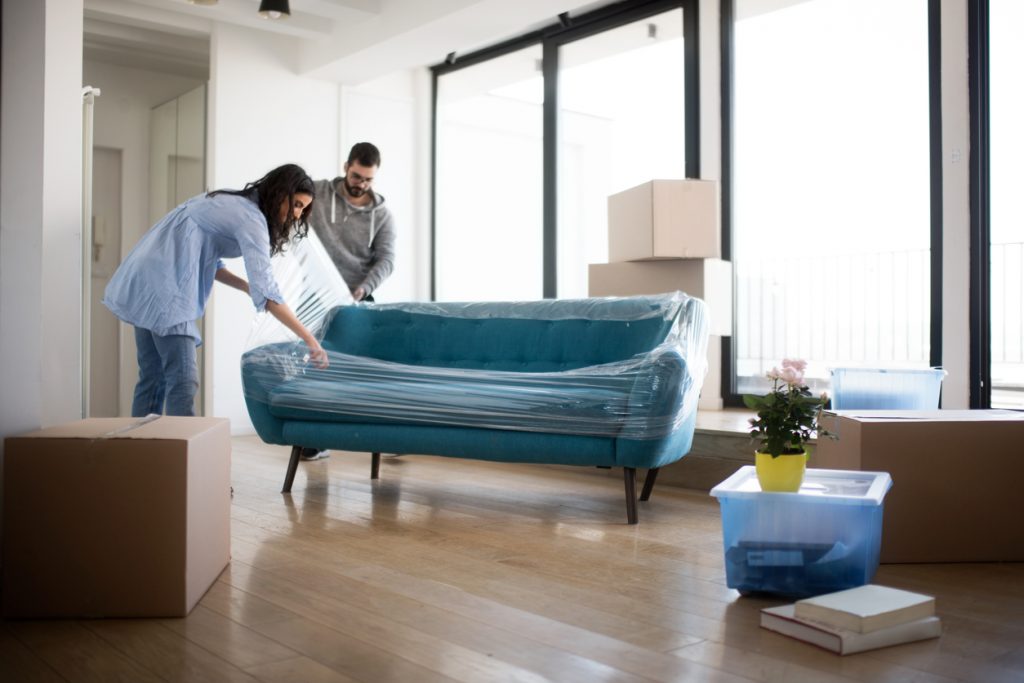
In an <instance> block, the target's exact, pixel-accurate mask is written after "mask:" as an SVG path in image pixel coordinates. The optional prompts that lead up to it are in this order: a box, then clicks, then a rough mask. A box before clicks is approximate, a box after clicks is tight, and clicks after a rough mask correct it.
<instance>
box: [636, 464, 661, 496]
mask: <svg viewBox="0 0 1024 683" xmlns="http://www.w3.org/2000/svg"><path fill="white" fill-rule="evenodd" d="M657 478H658V468H657V467H655V468H654V469H653V470H647V478H646V479H644V490H643V491H641V492H640V500H641V501H643V502H647V501H648V500H650V499H651V491H652V490H654V480H655V479H657Z"/></svg>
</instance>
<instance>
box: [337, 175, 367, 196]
mask: <svg viewBox="0 0 1024 683" xmlns="http://www.w3.org/2000/svg"><path fill="white" fill-rule="evenodd" d="M341 183H342V185H344V186H345V192H347V193H348V194H349V196H350V197H362V196H363V195H364V194H366V190H364V189H363V188H361V187H352V186H351V185H349V184H348V178H343V179H342V181H341Z"/></svg>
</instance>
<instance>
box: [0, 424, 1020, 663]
mask: <svg viewBox="0 0 1024 683" xmlns="http://www.w3.org/2000/svg"><path fill="white" fill-rule="evenodd" d="M287 457H288V450H287V449H285V448H280V447H273V446H267V445H265V444H263V443H261V442H260V441H259V440H258V439H256V438H254V437H235V438H234V439H233V453H232V460H233V462H232V484H233V487H234V497H233V499H232V510H231V514H232V562H231V564H230V565H229V566H228V568H227V569H226V570H225V571H224V573H223V574H222V575H221V576H220V578H219V579H218V580H217V581H216V583H214V585H213V586H212V587H211V588H210V590H209V591H208V592H207V594H206V595H205V596H204V598H203V599H202V601H201V602H200V604H199V606H197V608H196V609H195V610H193V611H192V613H191V614H190V615H189V616H188V617H186V618H184V619H116V620H113V619H112V620H70V621H3V622H0V680H3V681H8V680H10V681H19V682H20V681H26V682H29V683H34V682H35V681H39V682H41V683H49V682H51V681H57V682H59V681H104V682H106V681H132V682H133V683H135V682H146V681H266V682H275V683H276V682H281V681H309V682H312V683H319V682H324V683H360V682H361V683H386V682H389V681H396V682H397V681H401V682H407V681H411V682H414V683H434V682H436V683H450V682H456V681H461V682H464V683H479V682H489V681H525V682H534V681H536V682H541V681H557V682H559V683H561V682H569V683H571V682H577V681H578V682H579V683H591V682H595V681H616V682H619V681H621V682H623V683H643V682H648V681H654V682H670V681H721V682H733V681H736V682H738V681H765V682H768V681H787V682H800V681H807V682H814V683H820V682H826V683H831V682H835V683H839V682H842V681H861V682H864V683H867V682H871V683H874V682H876V681H883V682H887V681H892V682H896V681H915V683H933V682H934V683H939V682H950V681H979V682H980V681H985V682H996V683H999V682H1002V681H1022V680H1024V564H999V563H991V564H947V565H885V566H883V567H881V568H880V570H879V572H878V575H877V577H876V579H875V580H876V582H878V583H884V584H886V585H892V586H896V587H901V588H906V589H908V590H915V591H920V592H925V593H929V594H932V595H935V596H936V597H937V605H938V611H939V615H940V617H942V620H943V625H944V633H943V635H942V637H941V638H939V639H936V640H930V641H925V642H921V643H913V644H907V645H901V646H897V647H892V648H886V649H882V650H875V651H872V652H867V653H863V654H858V655H853V656H849V657H838V656H836V655H833V654H831V653H829V652H826V651H823V650H819V649H816V648H814V647H811V646H808V645H805V644H803V643H800V642H798V641H795V640H792V639H789V638H786V637H784V636H780V635H778V634H775V633H771V632H768V631H765V630H763V629H761V628H760V627H759V626H758V619H759V610H760V609H761V608H762V607H766V606H769V605H775V604H780V603H782V602H785V601H784V600H781V599H773V598H769V597H740V596H739V595H738V594H737V593H736V592H735V591H733V590H731V589H729V588H728V587H727V586H726V581H725V570H724V566H723V557H722V545H721V544H722V539H721V532H722V529H721V517H720V514H719V510H718V503H717V501H715V499H713V498H711V497H709V496H708V495H707V494H706V493H704V492H700V491H695V490H690V489H683V488H677V487H674V486H671V485H663V482H661V481H660V480H659V483H658V486H657V487H656V488H655V490H654V495H653V496H652V498H651V500H650V501H649V502H647V503H641V504H640V506H639V512H640V524H639V525H636V526H630V525H627V524H626V523H625V501H624V498H623V495H622V480H621V471H619V472H616V471H614V470H613V471H612V472H611V473H608V472H605V471H594V470H589V469H586V470H585V469H581V470H572V469H569V468H562V467H543V466H538V465H524V464H508V463H488V462H477V461H470V460H459V459H449V458H441V457H429V456H415V455H401V456H390V457H389V456H385V457H384V458H383V459H382V462H381V478H380V479H379V480H376V481H371V480H370V478H369V475H370V456H369V454H359V453H341V452H334V453H333V454H332V457H330V458H329V459H327V460H323V461H317V462H309V463H306V462H303V463H301V464H300V466H299V472H298V475H297V476H296V479H295V484H294V487H293V491H292V493H291V494H281V493H280V487H281V482H282V480H283V478H284V472H285V466H286V463H287ZM615 475H617V476H615Z"/></svg>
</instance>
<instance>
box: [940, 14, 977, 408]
mask: <svg viewBox="0 0 1024 683" xmlns="http://www.w3.org/2000/svg"><path fill="white" fill-rule="evenodd" d="M941 21H942V367H943V368H945V369H946V371H947V372H948V373H949V375H947V376H946V378H945V379H944V380H943V381H942V407H943V408H947V409H948V408H966V407H967V406H968V404H969V401H970V394H971V385H970V355H971V326H970V313H971V307H970V299H969V298H968V295H969V293H970V277H971V263H970V254H971V213H970V211H971V209H970V207H971V191H970V183H971V178H970V166H969V164H968V160H969V158H970V156H969V155H970V153H971V152H970V139H971V138H970V108H969V105H968V79H967V0H951V1H948V2H943V3H942V18H941Z"/></svg>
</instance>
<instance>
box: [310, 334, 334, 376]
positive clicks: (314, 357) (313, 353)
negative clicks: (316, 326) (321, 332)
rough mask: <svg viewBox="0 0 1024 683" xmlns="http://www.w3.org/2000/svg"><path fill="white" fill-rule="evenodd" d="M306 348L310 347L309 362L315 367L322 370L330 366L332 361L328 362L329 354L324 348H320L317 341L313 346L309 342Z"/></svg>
mask: <svg viewBox="0 0 1024 683" xmlns="http://www.w3.org/2000/svg"><path fill="white" fill-rule="evenodd" d="M306 346H308V347H309V360H310V361H312V363H313V365H315V366H316V367H318V368H320V369H321V370H323V369H325V368H326V367H327V366H328V365H330V361H328V360H327V352H326V351H324V347H322V346H320V344H318V343H317V342H316V340H314V341H313V343H312V344H310V343H309V342H307V343H306Z"/></svg>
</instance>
